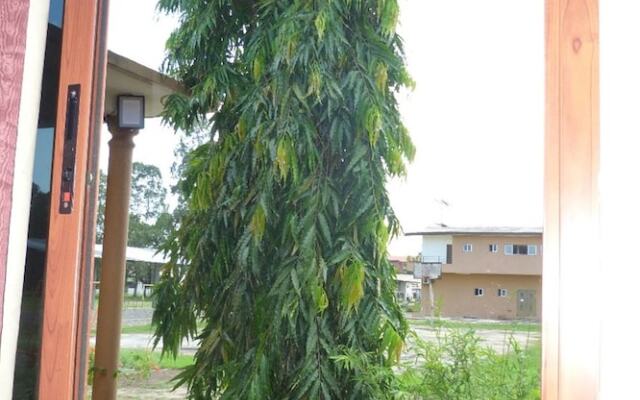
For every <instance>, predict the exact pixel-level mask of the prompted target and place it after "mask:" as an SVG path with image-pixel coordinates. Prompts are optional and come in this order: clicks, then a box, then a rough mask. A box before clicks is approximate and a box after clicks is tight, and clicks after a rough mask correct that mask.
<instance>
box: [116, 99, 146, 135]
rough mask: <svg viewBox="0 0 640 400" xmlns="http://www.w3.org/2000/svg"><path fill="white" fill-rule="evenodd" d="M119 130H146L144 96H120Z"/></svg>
mask: <svg viewBox="0 0 640 400" xmlns="http://www.w3.org/2000/svg"><path fill="white" fill-rule="evenodd" d="M118 128H120V129H136V130H137V129H143V128H144V96H134V95H129V94H126V95H120V96H118Z"/></svg>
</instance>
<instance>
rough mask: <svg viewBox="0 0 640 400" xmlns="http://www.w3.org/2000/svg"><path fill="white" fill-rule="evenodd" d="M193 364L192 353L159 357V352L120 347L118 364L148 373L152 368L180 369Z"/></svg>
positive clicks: (124, 367) (123, 367)
mask: <svg viewBox="0 0 640 400" xmlns="http://www.w3.org/2000/svg"><path fill="white" fill-rule="evenodd" d="M192 364H193V356H192V355H179V356H178V357H176V358H175V359H174V358H173V357H171V356H165V357H161V354H160V352H157V351H149V350H140V349H121V350H120V366H121V368H122V369H125V370H127V369H128V370H133V371H136V372H138V373H142V374H143V375H144V374H148V372H149V371H151V370H152V369H180V368H184V367H186V366H189V365H192Z"/></svg>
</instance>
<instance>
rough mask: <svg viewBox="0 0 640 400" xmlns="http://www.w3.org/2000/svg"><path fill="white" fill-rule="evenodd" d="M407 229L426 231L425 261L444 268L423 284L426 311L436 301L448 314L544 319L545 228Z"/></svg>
mask: <svg viewBox="0 0 640 400" xmlns="http://www.w3.org/2000/svg"><path fill="white" fill-rule="evenodd" d="M407 235H413V236H416V235H420V236H422V254H421V263H422V264H423V265H433V266H437V267H440V266H441V268H442V273H441V275H440V277H439V279H435V280H431V286H430V285H423V289H422V290H423V292H424V293H423V294H422V296H421V298H422V313H423V314H424V315H430V314H431V313H432V311H433V308H434V307H435V308H437V310H438V311H439V313H440V315H442V316H443V317H467V318H487V319H535V320H538V319H540V309H541V293H542V254H541V253H542V229H541V228H451V227H434V228H429V229H426V230H424V231H421V232H413V233H408V234H407ZM429 290H432V291H433V293H432V295H430V293H428V291H429ZM431 299H434V300H435V301H434V305H432V304H431Z"/></svg>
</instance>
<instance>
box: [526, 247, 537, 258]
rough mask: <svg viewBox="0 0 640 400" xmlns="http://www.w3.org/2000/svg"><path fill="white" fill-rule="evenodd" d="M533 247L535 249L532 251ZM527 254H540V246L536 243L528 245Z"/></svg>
mask: <svg viewBox="0 0 640 400" xmlns="http://www.w3.org/2000/svg"><path fill="white" fill-rule="evenodd" d="M532 249H533V251H531V250H532ZM527 255H528V256H537V255H538V246H537V245H535V244H528V245H527Z"/></svg>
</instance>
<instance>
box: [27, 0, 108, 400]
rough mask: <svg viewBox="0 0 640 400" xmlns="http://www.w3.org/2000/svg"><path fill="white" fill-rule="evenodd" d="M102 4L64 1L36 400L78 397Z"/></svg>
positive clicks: (97, 119) (80, 394)
mask: <svg viewBox="0 0 640 400" xmlns="http://www.w3.org/2000/svg"><path fill="white" fill-rule="evenodd" d="M106 3H107V2H106V1H102V0H65V4H64V23H63V29H62V52H61V59H60V80H59V88H58V93H57V96H58V97H57V98H58V101H57V104H58V105H57V115H56V116H55V118H56V134H55V141H54V151H53V153H54V156H53V157H54V158H53V166H52V180H51V182H52V183H51V206H50V216H49V233H48V243H47V255H46V268H45V289H44V311H43V321H42V344H41V351H40V373H39V388H38V393H39V398H40V399H42V400H46V399H74V398H82V397H83V390H82V388H83V386H84V379H85V377H84V375H85V374H84V372H85V368H84V366H85V364H86V351H85V350H86V342H87V339H88V338H87V334H88V329H87V321H88V318H86V310H87V308H88V305H89V304H88V302H87V296H86V289H87V288H88V285H87V281H90V280H91V278H90V276H91V268H92V262H91V254H90V253H91V250H90V249H92V248H93V240H94V238H93V229H92V225H93V224H94V221H95V213H94V214H92V213H91V211H88V210H94V207H93V203H95V186H96V185H97V179H96V178H95V177H96V169H95V168H96V163H95V157H94V156H93V155H94V154H95V147H96V146H97V143H99V141H98V140H96V139H97V135H98V133H99V128H100V126H101V123H100V121H101V119H102V118H101V114H102V102H103V99H102V93H103V88H104V71H105V67H106V62H105V60H106V48H105V46H104V35H105V32H104V30H105V29H104V27H105V16H106V13H104V10H105V9H106ZM93 212H94V211H93ZM87 249H89V250H87ZM88 253H89V254H88Z"/></svg>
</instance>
